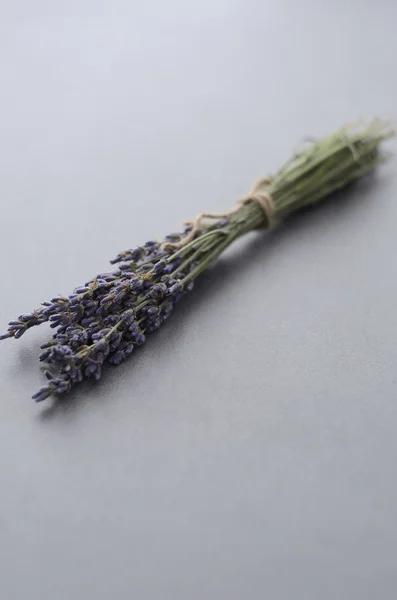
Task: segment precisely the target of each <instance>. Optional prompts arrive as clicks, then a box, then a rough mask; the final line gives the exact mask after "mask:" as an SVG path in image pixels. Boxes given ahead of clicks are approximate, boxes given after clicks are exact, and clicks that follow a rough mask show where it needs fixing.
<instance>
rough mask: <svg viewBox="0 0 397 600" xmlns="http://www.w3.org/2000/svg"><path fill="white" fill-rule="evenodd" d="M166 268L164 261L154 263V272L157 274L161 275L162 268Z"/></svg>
mask: <svg viewBox="0 0 397 600" xmlns="http://www.w3.org/2000/svg"><path fill="white" fill-rule="evenodd" d="M165 266H166V262H165V260H159V261H158V262H156V264H155V265H154V267H153V268H154V271H155V272H156V273H157V274H159V273H162V272H163V271H164V268H165Z"/></svg>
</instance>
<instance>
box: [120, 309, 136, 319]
mask: <svg viewBox="0 0 397 600" xmlns="http://www.w3.org/2000/svg"><path fill="white" fill-rule="evenodd" d="M133 316H134V311H133V310H131V309H129V310H126V311H124V312H123V314H122V315H121V319H122V320H124V319H129V318H131V317H133Z"/></svg>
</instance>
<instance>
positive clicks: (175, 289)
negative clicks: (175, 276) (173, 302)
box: [168, 281, 183, 296]
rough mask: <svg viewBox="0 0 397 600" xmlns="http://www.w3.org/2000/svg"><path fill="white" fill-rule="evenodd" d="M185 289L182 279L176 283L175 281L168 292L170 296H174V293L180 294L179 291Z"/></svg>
mask: <svg viewBox="0 0 397 600" xmlns="http://www.w3.org/2000/svg"><path fill="white" fill-rule="evenodd" d="M182 290H183V285H182V283H181V282H180V281H177V282H176V283H174V284H173V285H172V286H171V287H170V288H169V289H168V294H169V295H170V296H173V295H174V294H178V293H179V292H181V291H182Z"/></svg>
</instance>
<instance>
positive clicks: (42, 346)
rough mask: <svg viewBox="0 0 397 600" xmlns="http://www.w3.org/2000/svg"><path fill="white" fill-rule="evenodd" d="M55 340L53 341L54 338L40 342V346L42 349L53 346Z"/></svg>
mask: <svg viewBox="0 0 397 600" xmlns="http://www.w3.org/2000/svg"><path fill="white" fill-rule="evenodd" d="M55 344H56V342H54V340H51V341H49V342H44V344H41V346H40V348H41V349H42V350H45V349H46V348H52V347H53V346H55Z"/></svg>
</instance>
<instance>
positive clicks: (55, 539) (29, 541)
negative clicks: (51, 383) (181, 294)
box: [0, 0, 397, 600]
mask: <svg viewBox="0 0 397 600" xmlns="http://www.w3.org/2000/svg"><path fill="white" fill-rule="evenodd" d="M106 4H107V6H105V5H104V4H103V3H100V2H94V0H92V1H91V2H87V1H85V2H84V1H83V2H81V1H79V2H66V1H61V2H56V3H50V2H45V1H44V0H40V1H36V2H34V3H32V2H28V0H25V1H24V2H17V3H11V2H3V3H2V9H1V12H2V16H1V24H0V34H1V37H0V40H1V53H0V70H1V71H0V72H1V98H0V131H1V136H0V206H1V231H2V234H1V237H0V250H1V255H2V261H1V279H2V282H3V284H2V294H1V300H0V321H1V323H3V324H4V325H5V324H6V322H7V321H8V319H9V318H12V317H14V316H16V315H18V314H19V313H20V312H23V311H26V310H29V309H31V308H33V307H35V306H36V305H38V303H39V302H40V301H41V300H43V299H46V298H47V297H51V296H52V295H54V294H55V293H67V292H68V291H70V290H71V288H73V287H74V286H75V285H77V284H79V283H81V282H83V281H85V279H86V278H87V277H89V276H91V275H93V274H95V273H96V272H98V271H102V270H103V269H104V268H106V265H107V261H108V259H110V258H111V257H112V256H113V255H114V254H115V253H117V252H118V251H119V250H121V249H123V248H125V247H129V246H130V245H131V244H134V243H139V242H144V241H145V240H146V239H147V238H149V237H153V236H161V235H163V234H165V233H167V232H168V231H172V230H173V229H175V227H176V226H177V224H178V222H179V221H180V220H181V219H183V218H189V217H192V216H194V214H195V213H196V212H197V211H198V210H200V209H206V208H207V209H213V210H219V209H222V208H226V207H228V206H230V205H231V204H233V202H234V199H235V198H237V197H238V196H239V195H241V194H242V193H244V192H246V191H247V189H248V188H249V186H250V184H251V183H252V182H253V180H254V179H256V178H257V177H259V176H262V175H266V174H267V173H268V172H269V171H270V172H271V171H272V170H273V169H275V168H277V167H278V166H279V165H280V163H281V161H283V160H284V159H285V158H287V157H288V155H289V153H290V151H291V148H292V147H293V145H294V144H295V143H296V142H297V141H298V140H299V139H300V138H301V137H302V136H304V135H306V134H314V135H320V134H324V133H327V132H328V131H329V130H331V129H333V128H334V127H337V126H339V125H340V124H341V123H343V122H345V121H349V120H351V119H355V118H356V117H357V116H364V117H371V116H372V115H373V114H378V115H381V116H383V115H384V116H389V117H391V118H394V117H395V107H396V101H397V85H396V76H395V73H396V68H397V59H396V56H397V37H396V35H395V24H396V17H397V6H396V4H395V2H392V0H383V1H378V2H375V1H373V2H371V1H369V0H367V1H366V2H364V1H362V2H358V1H357V2H353V1H342V0H337V1H336V2H333V3H331V2H329V3H328V4H329V6H328V8H326V5H327V3H326V2H325V1H322V2H320V1H319V2H314V0H312V1H311V2H310V1H308V0H307V1H304V2H295V1H293V0H289V1H286V0H284V1H283V2H276V1H274V2H268V1H266V2H264V1H262V0H256V1H254V0H251V1H246V2H242V1H241V2H238V1H230V0H205V2H200V3H197V4H193V3H189V2H183V1H182V0H179V1H177V0H171V1H170V2H163V1H162V0H157V1H156V2H151V3H137V2H131V1H130V2H127V1H125V2H119V1H116V2H112V3H110V2H109V3H106ZM142 4H144V6H142ZM55 5H56V8H55ZM393 5H394V6H393ZM395 172H396V171H395V162H394V164H390V165H389V166H387V167H386V168H385V169H383V171H382V174H381V176H379V177H378V178H377V179H376V181H374V182H372V183H371V184H367V185H363V186H361V189H359V190H357V191H355V192H354V193H352V194H350V195H349V197H347V196H343V197H342V198H340V199H339V201H338V202H331V203H329V204H327V205H325V206H323V207H322V208H320V209H319V210H316V211H313V212H311V213H309V214H307V215H304V216H301V217H299V218H297V219H295V220H294V221H292V222H290V223H289V224H288V225H286V226H285V228H284V229H283V230H280V231H279V232H278V233H277V234H276V235H272V236H265V235H263V236H262V235H253V236H251V238H250V239H248V240H247V241H246V243H243V244H241V245H239V246H238V247H237V248H236V249H235V250H234V252H232V253H231V254H230V255H229V257H226V258H225V259H224V260H223V261H221V263H220V264H219V265H218V267H217V268H215V269H213V270H212V271H211V273H209V274H208V275H207V276H206V277H204V278H203V280H202V281H201V283H200V285H198V287H197V290H196V291H195V293H194V294H193V295H192V296H191V297H190V298H189V300H188V301H186V302H184V303H183V304H182V305H181V306H180V308H179V310H178V311H177V313H176V314H175V315H174V317H173V319H171V321H170V322H169V324H167V326H166V327H164V328H163V330H162V331H160V332H159V333H158V334H157V335H155V336H152V338H151V339H150V341H149V342H148V343H147V345H146V347H145V348H144V349H142V351H140V352H139V353H137V354H136V355H135V356H134V357H133V358H132V359H131V360H130V361H129V362H128V364H125V365H123V366H121V367H120V368H119V369H114V370H111V371H110V372H109V373H108V374H107V377H106V378H105V379H104V380H103V381H102V382H101V383H100V384H99V385H97V386H94V387H88V388H85V389H84V390H81V391H80V392H79V393H76V394H73V395H72V397H71V398H70V401H69V402H68V403H66V404H60V405H56V406H55V407H51V403H47V405H40V406H37V405H35V404H34V403H33V401H31V400H30V399H29V396H30V394H31V393H32V392H34V391H36V389H37V388H38V387H40V385H41V382H42V380H43V377H42V375H41V373H40V370H39V367H38V365H37V363H36V355H37V347H38V345H39V343H40V342H41V341H42V340H44V339H45V338H46V337H47V335H48V330H44V331H40V330H37V331H34V332H31V333H30V334H29V335H26V337H24V338H23V339H22V340H20V342H19V343H17V342H15V343H13V342H8V343H7V342H4V343H3V344H1V346H0V382H1V403H0V456H1V458H0V463H1V468H0V482H1V494H0V507H1V513H0V514H1V517H0V527H1V532H0V533H1V535H0V570H1V576H0V592H1V594H0V595H1V598H4V599H7V600H25V599H26V598H29V599H30V600H38V599H43V598H44V599H47V598H51V599H54V600H69V599H71V598H73V600H87V599H91V598H92V599H94V598H95V599H96V600H102V599H106V600H107V599H109V598H114V599H121V600H124V599H125V600H127V599H128V600H130V599H131V598H137V599H139V600H141V599H142V600H152V599H153V600H154V599H156V600H157V599H159V600H168V599H172V600H178V599H189V600H190V599H192V600H195V599H197V600H201V599H204V598H205V599H206V600H208V599H220V598H228V599H230V600H237V599H240V598H243V597H244V598H253V599H254V598H255V599H256V598H258V599H259V598H269V599H272V600H281V599H282V600H284V599H285V600H287V599H291V598H293V599H294V600H301V599H302V600H315V599H316V600H317V599H318V598H321V600H328V599H338V600H339V599H349V600H350V599H352V598H357V599H360V600H364V599H368V600H373V599H374V598H380V599H382V600H383V599H394V598H395V597H396V594H397V552H396V550H397V549H396V545H397V481H396V466H395V462H396V460H395V459H396V454H397V435H396V429H397V405H396V364H397V344H396V331H397V311H396V293H397V283H396V282H397V277H396V275H397V272H396V260H395V256H396V251H397V236H396V232H397V224H396V223H397V178H396V175H395Z"/></svg>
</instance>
